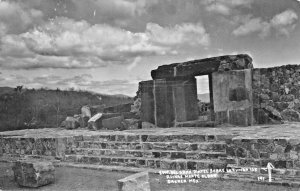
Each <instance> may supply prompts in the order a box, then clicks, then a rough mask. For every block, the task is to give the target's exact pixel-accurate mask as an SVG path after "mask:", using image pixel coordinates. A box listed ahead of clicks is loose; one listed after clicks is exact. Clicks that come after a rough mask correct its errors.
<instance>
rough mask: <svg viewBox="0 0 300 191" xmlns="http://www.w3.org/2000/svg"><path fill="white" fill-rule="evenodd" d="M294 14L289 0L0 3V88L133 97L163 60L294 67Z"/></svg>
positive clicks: (295, 6) (298, 48)
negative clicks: (245, 57) (242, 58)
mask: <svg viewBox="0 0 300 191" xmlns="http://www.w3.org/2000/svg"><path fill="white" fill-rule="evenodd" d="M299 17H300V2H298V1H297V0H0V86H11V87H15V86H17V85H25V86H26V87H28V88H39V87H49V88H57V87H59V88H61V89H66V88H69V87H74V88H75V89H81V90H90V91H95V92H100V93H105V94H126V95H134V94H135V92H136V90H137V84H138V82H139V81H141V80H148V79H151V76H150V71H151V70H152V69H155V68H157V66H159V65H163V64H170V63H174V62H182V61H187V60H192V59H200V58H205V57H211V56H217V55H223V54H238V53H247V54H249V55H250V56H252V57H253V59H254V67H271V66H279V65H284V64H300V35H299V34H300V26H299V19H300V18H299ZM206 80H207V78H202V82H203V84H205V85H203V86H202V85H201V83H200V85H199V91H200V92H208V89H207V85H206V84H207V81H206Z"/></svg>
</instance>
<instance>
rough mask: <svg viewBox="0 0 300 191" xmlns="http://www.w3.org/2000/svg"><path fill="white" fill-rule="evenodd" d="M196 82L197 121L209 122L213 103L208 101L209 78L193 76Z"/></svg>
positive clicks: (206, 76)
mask: <svg viewBox="0 0 300 191" xmlns="http://www.w3.org/2000/svg"><path fill="white" fill-rule="evenodd" d="M195 78H196V82H197V100H198V121H203V122H205V121H211V120H212V116H211V112H212V110H213V103H212V101H211V99H210V88H209V76H208V75H203V76H195Z"/></svg>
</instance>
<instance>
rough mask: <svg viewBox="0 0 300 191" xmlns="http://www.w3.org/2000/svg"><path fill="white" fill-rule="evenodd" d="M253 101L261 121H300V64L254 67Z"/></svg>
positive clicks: (259, 122) (256, 116)
mask: <svg viewBox="0 0 300 191" xmlns="http://www.w3.org/2000/svg"><path fill="white" fill-rule="evenodd" d="M253 105H254V118H255V123H257V124H266V123H275V122H281V121H300V113H299V112H300V66H299V65H285V66H280V67H274V68H256V69H253Z"/></svg>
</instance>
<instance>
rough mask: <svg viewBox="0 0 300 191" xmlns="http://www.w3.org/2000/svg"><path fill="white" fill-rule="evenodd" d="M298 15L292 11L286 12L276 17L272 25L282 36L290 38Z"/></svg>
mask: <svg viewBox="0 0 300 191" xmlns="http://www.w3.org/2000/svg"><path fill="white" fill-rule="evenodd" d="M297 20H298V15H297V14H296V13H295V12H294V11H292V10H286V11H284V12H282V13H280V14H278V15H275V16H274V17H273V18H272V20H271V21H270V23H271V25H272V26H273V27H274V28H276V29H277V31H278V32H279V33H280V34H283V35H286V36H288V35H289V34H290V32H291V31H292V30H293V29H294V28H295V26H296V24H295V23H296V21H297Z"/></svg>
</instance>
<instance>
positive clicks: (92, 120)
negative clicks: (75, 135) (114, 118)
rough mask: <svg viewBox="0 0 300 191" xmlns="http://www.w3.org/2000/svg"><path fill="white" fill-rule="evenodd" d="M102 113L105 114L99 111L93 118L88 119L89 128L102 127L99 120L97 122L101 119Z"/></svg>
mask: <svg viewBox="0 0 300 191" xmlns="http://www.w3.org/2000/svg"><path fill="white" fill-rule="evenodd" d="M102 115H103V114H102V113H97V114H96V115H94V116H93V117H92V118H90V119H89V121H88V127H89V129H94V130H97V129H100V128H99V126H100V125H99V122H98V123H97V121H99V119H100V118H101V117H102Z"/></svg>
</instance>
